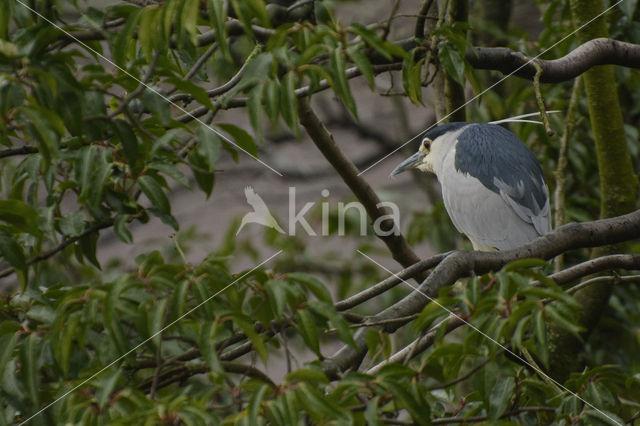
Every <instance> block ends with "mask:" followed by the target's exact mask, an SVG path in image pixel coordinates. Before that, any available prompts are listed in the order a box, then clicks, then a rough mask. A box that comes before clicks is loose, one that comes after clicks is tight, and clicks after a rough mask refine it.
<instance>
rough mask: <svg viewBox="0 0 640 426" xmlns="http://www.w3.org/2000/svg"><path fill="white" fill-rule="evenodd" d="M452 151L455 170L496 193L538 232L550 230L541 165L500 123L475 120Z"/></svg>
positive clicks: (547, 195)
mask: <svg viewBox="0 0 640 426" xmlns="http://www.w3.org/2000/svg"><path fill="white" fill-rule="evenodd" d="M454 152H455V153H454V155H453V156H454V158H453V160H451V161H453V166H455V167H454V168H455V170H457V171H458V172H461V173H463V174H466V175H470V176H473V177H475V178H477V179H478V180H479V181H480V182H481V183H482V184H483V185H484V186H485V187H486V188H487V189H489V190H491V191H493V192H495V193H496V194H499V195H500V196H501V197H502V199H503V200H504V202H505V203H507V204H508V205H509V206H510V207H511V208H512V209H513V210H514V211H515V213H516V214H517V215H518V217H520V219H522V220H523V221H525V222H527V223H529V224H531V225H533V227H534V228H535V230H536V231H537V233H538V235H544V234H546V233H547V232H549V231H551V221H550V217H549V192H548V190H547V186H546V185H545V183H544V178H543V175H542V168H541V167H540V163H538V160H537V159H536V157H535V155H533V153H532V152H531V151H530V150H529V148H527V146H526V145H525V144H524V143H523V142H522V141H521V140H520V139H518V138H517V137H516V135H514V134H513V133H511V132H510V131H508V130H507V129H504V128H502V127H500V126H496V125H493V124H486V123H475V124H473V125H471V126H468V127H466V128H465V130H464V131H463V132H462V133H461V134H460V135H459V136H458V143H457V145H456V147H455V150H454ZM449 166H451V164H449ZM448 170H449V168H448Z"/></svg>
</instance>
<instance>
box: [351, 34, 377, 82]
mask: <svg viewBox="0 0 640 426" xmlns="http://www.w3.org/2000/svg"><path fill="white" fill-rule="evenodd" d="M347 53H348V54H349V57H350V58H351V60H352V61H353V63H354V64H356V67H358V69H359V70H360V72H361V73H362V75H363V77H364V78H365V79H366V80H367V84H369V88H371V90H373V89H374V87H375V82H374V74H373V67H372V66H371V62H370V61H369V58H368V57H367V55H365V54H364V52H362V49H361V47H360V46H358V45H354V46H349V47H348V48H347Z"/></svg>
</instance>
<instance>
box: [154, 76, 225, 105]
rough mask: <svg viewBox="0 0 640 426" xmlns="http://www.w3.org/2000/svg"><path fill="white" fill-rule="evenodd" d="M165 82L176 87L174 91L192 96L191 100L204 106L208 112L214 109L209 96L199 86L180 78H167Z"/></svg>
mask: <svg viewBox="0 0 640 426" xmlns="http://www.w3.org/2000/svg"><path fill="white" fill-rule="evenodd" d="M166 82H167V83H169V84H173V85H174V86H175V87H176V89H178V90H181V91H183V92H186V93H188V94H189V95H191V96H193V99H195V100H196V101H198V102H199V103H201V104H202V105H204V106H206V107H207V108H209V109H210V110H215V109H216V107H214V106H213V104H212V103H211V99H209V95H208V94H207V91H206V90H205V89H204V88H202V87H201V86H198V85H197V84H195V83H194V82H192V81H191V80H184V79H181V78H177V77H173V76H171V77H169V78H167V80H166Z"/></svg>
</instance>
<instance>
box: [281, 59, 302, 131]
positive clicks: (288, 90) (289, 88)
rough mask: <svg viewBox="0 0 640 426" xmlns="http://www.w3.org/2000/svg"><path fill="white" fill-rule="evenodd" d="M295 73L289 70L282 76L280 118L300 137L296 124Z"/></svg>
mask: <svg viewBox="0 0 640 426" xmlns="http://www.w3.org/2000/svg"><path fill="white" fill-rule="evenodd" d="M296 79H297V76H296V73H295V72H294V71H289V72H288V73H287V75H286V76H285V77H284V80H283V83H284V84H283V85H282V86H281V90H280V97H281V99H280V105H281V106H282V118H283V119H284V121H285V123H287V126H289V128H290V129H291V130H292V131H293V132H294V133H295V135H296V137H300V127H299V126H298V98H297V97H296V93H295V90H296Z"/></svg>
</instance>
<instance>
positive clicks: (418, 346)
mask: <svg viewBox="0 0 640 426" xmlns="http://www.w3.org/2000/svg"><path fill="white" fill-rule="evenodd" d="M464 324H466V322H465V321H464V320H463V319H462V318H461V317H460V316H459V315H449V316H448V317H447V318H445V319H444V320H442V321H441V322H440V323H438V324H437V325H436V326H435V327H433V328H432V329H431V330H429V332H428V333H426V334H425V335H423V336H421V337H420V338H418V339H417V340H414V341H413V342H412V343H411V344H409V345H407V346H405V347H404V348H402V349H401V350H399V351H398V352H396V353H394V354H393V355H391V356H390V357H389V359H387V360H385V361H383V362H381V363H379V364H377V365H375V366H374V367H372V368H370V369H369V370H367V374H371V375H372V376H375V375H376V374H378V372H379V371H380V369H381V368H382V367H384V366H385V365H387V364H391V363H394V362H403V361H405V360H406V359H411V358H414V357H416V356H418V355H419V354H421V353H422V352H424V351H425V350H427V348H429V347H431V345H433V342H434V341H435V339H436V336H437V334H438V332H440V328H441V327H443V326H444V327H445V328H446V332H447V333H449V332H451V331H453V330H455V329H456V328H458V327H460V326H462V325H464Z"/></svg>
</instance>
